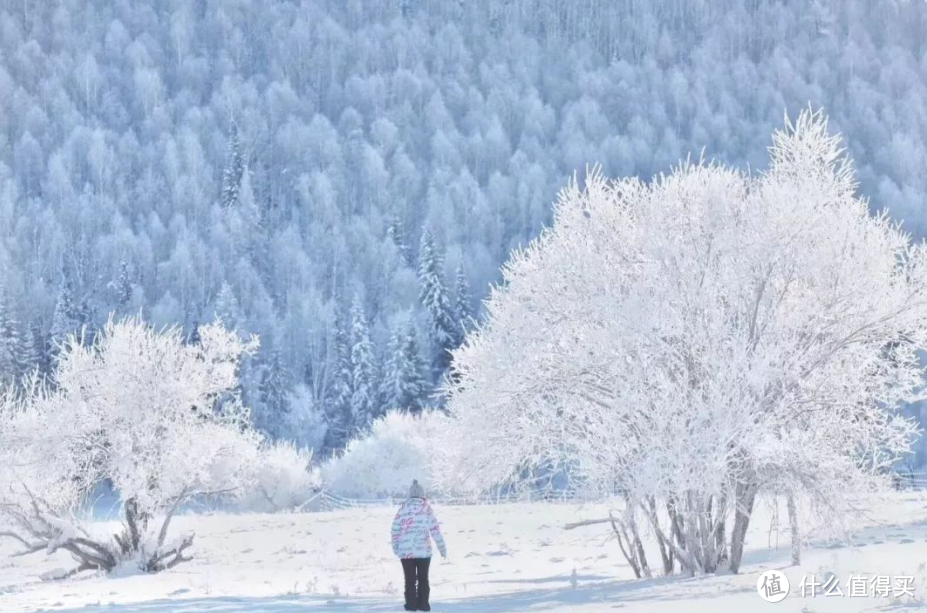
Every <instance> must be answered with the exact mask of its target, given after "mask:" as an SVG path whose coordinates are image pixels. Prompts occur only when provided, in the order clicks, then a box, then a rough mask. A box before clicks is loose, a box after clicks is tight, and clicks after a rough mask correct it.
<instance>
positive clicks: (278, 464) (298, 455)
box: [240, 441, 321, 512]
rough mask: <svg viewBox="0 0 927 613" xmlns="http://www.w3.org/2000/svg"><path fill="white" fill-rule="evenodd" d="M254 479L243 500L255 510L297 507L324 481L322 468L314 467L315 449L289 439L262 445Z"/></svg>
mask: <svg viewBox="0 0 927 613" xmlns="http://www.w3.org/2000/svg"><path fill="white" fill-rule="evenodd" d="M253 478H254V484H253V486H252V487H251V488H249V489H250V491H249V492H248V494H247V495H246V496H245V497H244V498H243V499H242V500H241V503H240V507H241V508H243V509H248V510H252V511H269V512H276V511H288V510H292V509H295V508H297V507H299V506H300V505H302V504H304V503H305V502H307V501H308V500H310V499H311V498H312V496H313V495H314V494H315V493H316V492H317V491H318V489H319V486H320V484H321V478H320V475H319V470H318V469H317V468H313V467H312V450H311V449H306V448H300V447H297V446H296V445H295V444H294V443H292V442H290V441H278V442H275V443H269V444H267V445H265V446H264V447H262V448H261V450H260V452H259V454H258V457H257V462H256V464H255V467H254V477H253Z"/></svg>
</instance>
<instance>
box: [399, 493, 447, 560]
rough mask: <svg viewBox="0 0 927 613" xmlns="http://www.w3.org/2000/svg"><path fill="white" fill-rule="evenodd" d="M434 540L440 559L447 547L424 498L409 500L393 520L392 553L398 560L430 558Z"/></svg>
mask: <svg viewBox="0 0 927 613" xmlns="http://www.w3.org/2000/svg"><path fill="white" fill-rule="evenodd" d="M432 539H434V541H435V544H436V545H437V546H438V551H440V552H441V556H442V557H446V556H447V547H446V546H445V544H444V537H443V536H441V528H440V526H438V519H437V518H436V517H435V512H434V511H432V510H431V506H430V505H429V504H428V501H426V500H425V499H424V498H409V499H408V500H406V501H405V502H404V503H402V506H401V507H400V508H399V512H397V513H396V518H395V519H393V539H392V540H393V553H394V554H396V556H397V557H399V558H430V557H431V540H432Z"/></svg>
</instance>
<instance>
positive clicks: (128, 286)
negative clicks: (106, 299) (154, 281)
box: [115, 257, 132, 309]
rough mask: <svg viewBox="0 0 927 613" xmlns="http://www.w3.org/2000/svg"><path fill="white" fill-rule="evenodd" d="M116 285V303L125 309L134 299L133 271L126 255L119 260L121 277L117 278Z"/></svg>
mask: <svg viewBox="0 0 927 613" xmlns="http://www.w3.org/2000/svg"><path fill="white" fill-rule="evenodd" d="M115 287H116V304H117V305H118V306H119V308H120V309H125V308H126V306H127V305H128V304H129V301H130V300H132V273H131V271H130V269H129V262H128V261H127V260H126V259H125V258H124V257H123V258H122V259H121V260H120V261H119V277H118V278H117V279H116V282H115Z"/></svg>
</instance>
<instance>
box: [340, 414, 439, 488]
mask: <svg viewBox="0 0 927 613" xmlns="http://www.w3.org/2000/svg"><path fill="white" fill-rule="evenodd" d="M446 421H447V418H446V417H445V416H444V415H443V414H442V413H438V412H433V411H426V412H424V413H422V414H421V415H411V414H408V413H402V412H399V411H395V412H392V413H387V414H386V415H385V416H383V417H381V418H380V419H378V420H377V421H375V422H374V423H373V425H372V426H371V427H370V430H369V432H368V433H367V434H366V435H365V436H362V437H361V438H357V439H355V440H353V441H351V442H350V443H348V446H347V448H346V449H345V450H344V453H342V454H341V455H340V456H337V457H335V458H333V459H331V460H330V461H329V462H327V463H326V464H324V465H323V466H322V480H323V483H324V487H325V488H326V489H328V490H329V491H331V492H334V493H336V494H338V495H340V496H347V497H354V498H373V497H381V496H404V495H405V494H406V493H407V492H408V489H409V484H410V483H412V480H413V479H418V480H419V482H420V483H422V485H424V487H425V489H426V491H427V492H430V493H432V494H434V493H437V490H436V487H435V485H434V480H433V478H432V475H433V459H434V457H435V447H434V445H435V441H436V439H437V436H436V435H437V433H438V431H439V430H440V429H441V428H442V427H443V425H444V424H445V423H446Z"/></svg>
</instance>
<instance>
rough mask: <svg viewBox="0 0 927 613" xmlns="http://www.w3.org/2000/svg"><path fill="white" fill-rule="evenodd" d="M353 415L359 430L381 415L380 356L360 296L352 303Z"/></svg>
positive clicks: (356, 427)
mask: <svg viewBox="0 0 927 613" xmlns="http://www.w3.org/2000/svg"><path fill="white" fill-rule="evenodd" d="M350 343H351V415H352V417H353V419H354V428H355V430H362V429H364V428H366V427H367V426H369V425H370V424H371V423H372V422H373V420H374V419H376V418H377V417H378V416H379V408H380V407H379V402H378V398H377V396H378V395H377V389H376V376H377V368H376V357H375V355H374V352H373V343H371V341H370V330H369V328H368V325H367V315H366V314H365V313H364V305H363V303H362V302H361V298H360V296H359V295H355V297H354V303H353V304H352V305H351V332H350Z"/></svg>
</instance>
